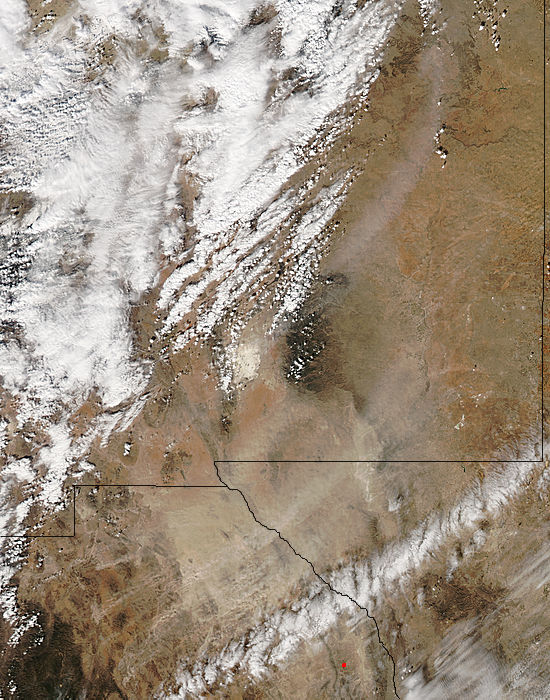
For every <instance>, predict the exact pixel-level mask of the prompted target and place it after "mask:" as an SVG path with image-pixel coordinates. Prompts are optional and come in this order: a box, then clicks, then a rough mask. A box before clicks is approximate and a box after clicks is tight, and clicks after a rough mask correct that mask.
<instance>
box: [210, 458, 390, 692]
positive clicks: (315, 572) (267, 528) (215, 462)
mask: <svg viewBox="0 0 550 700" xmlns="http://www.w3.org/2000/svg"><path fill="white" fill-rule="evenodd" d="M227 461H229V460H217V461H216V460H214V469H215V470H216V475H217V477H218V479H219V480H220V481H221V483H222V484H223V485H224V486H225V488H226V489H228V490H229V491H236V492H237V493H239V494H240V495H241V498H242V499H243V501H244V502H245V504H246V507H247V508H248V510H249V512H250V515H251V516H252V517H253V518H254V520H255V521H256V522H257V523H258V525H261V526H262V527H263V528H264V529H266V530H269V531H270V532H274V533H276V535H277V537H278V538H279V539H280V540H282V541H283V542H285V543H286V544H287V545H288V546H289V547H290V549H291V550H292V551H293V552H294V554H295V555H296V556H297V557H300V559H302V560H303V561H305V562H306V564H309V566H310V568H311V570H312V571H313V573H314V575H315V576H316V577H317V578H318V579H319V581H321V583H323V584H324V585H325V586H327V588H328V589H329V590H330V591H332V593H334V594H335V595H339V596H342V598H347V599H348V600H351V602H352V603H354V604H355V605H356V606H357V607H358V608H359V609H360V610H362V611H363V612H365V613H366V615H367V617H368V618H369V619H370V620H372V621H373V622H374V626H375V627H376V634H377V636H378V643H379V644H380V646H381V647H382V648H383V649H384V651H385V652H386V654H387V655H388V656H389V658H390V660H391V663H392V683H393V692H394V693H395V696H396V697H397V698H399V697H400V696H399V693H398V692H397V686H396V684H395V674H396V665H395V659H394V658H393V656H392V654H391V652H390V650H389V649H388V647H387V646H386V645H385V644H384V642H383V641H382V637H381V636H380V627H379V626H378V622H377V621H376V618H375V617H373V616H372V615H371V614H370V613H369V611H368V610H367V608H365V607H364V606H363V605H361V604H360V603H358V602H357V601H356V600H355V598H352V597H351V596H350V595H348V594H347V593H342V591H339V590H337V589H336V588H334V587H333V586H332V585H331V584H330V583H329V582H328V581H327V580H326V579H325V578H323V577H322V576H321V574H320V573H319V572H318V571H317V569H316V568H315V566H314V565H313V564H312V562H311V561H310V560H309V559H308V558H307V557H304V555H303V554H300V552H298V551H296V550H295V549H294V547H293V546H292V544H291V543H290V542H289V540H287V539H286V537H283V535H281V533H280V532H279V530H277V529H276V528H274V527H270V526H269V525H266V524H265V523H263V522H262V521H261V520H258V518H257V517H256V514H255V513H254V511H253V510H252V508H251V507H250V504H249V503H248V501H247V499H246V496H245V495H244V493H243V492H242V491H241V490H240V489H238V488H235V487H233V486H229V484H228V483H227V482H225V481H224V480H223V479H222V478H221V476H220V472H219V469H218V464H223V463H227ZM231 461H233V460H231ZM269 461H271V462H277V460H269ZM259 463H261V461H260V462H259Z"/></svg>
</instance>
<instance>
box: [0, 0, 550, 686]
mask: <svg viewBox="0 0 550 700" xmlns="http://www.w3.org/2000/svg"><path fill="white" fill-rule="evenodd" d="M542 25H543V30H542V31H543V52H542V64H543V86H542V92H543V105H542V114H543V149H542V150H543V153H542V163H543V165H542V180H543V186H542V187H543V222H542V231H543V233H542V238H543V244H542V295H541V390H540V394H541V417H540V427H541V457H540V459H538V460H537V459H506V460H504V459H496V460H495V459H473V460H471V459H469V460H455V459H392V460H385V459H371V460H361V459H331V460H321V459H279V460H256V459H239V460H237V459H226V460H214V468H215V470H216V475H217V477H218V479H219V480H220V482H221V483H222V486H215V485H211V484H208V485H197V486H192V485H176V486H169V485H166V486H165V485H162V484H161V485H159V484H101V483H99V484H73V485H72V490H73V497H72V504H73V532H72V534H70V535H1V536H0V539H36V538H50V537H57V538H67V537H76V489H77V488H78V489H80V488H81V487H89V488H95V487H99V486H110V487H121V488H123V487H133V488H137V487H140V486H148V487H154V488H188V489H193V488H195V489H219V488H224V489H227V490H229V491H236V492H237V493H239V494H240V495H241V498H242V499H243V501H244V502H245V504H246V507H247V508H248V511H249V512H250V514H251V515H252V517H253V518H254V520H255V522H256V523H258V525H260V526H261V527H263V528H264V529H266V530H268V531H270V532H274V533H276V535H277V536H278V537H279V539H280V540H282V541H283V542H285V543H286V544H287V545H288V546H289V547H290V549H291V550H292V551H293V552H294V554H295V555H296V556H297V557H300V559H302V560H303V561H305V562H306V563H307V564H308V565H309V566H310V568H311V570H312V571H313V573H314V575H315V576H316V577H317V578H318V579H319V581H321V582H322V583H323V584H324V585H325V586H327V587H328V588H329V589H330V590H331V591H332V592H333V593H334V594H335V595H339V596H342V597H344V598H348V599H349V600H351V602H352V603H354V604H355V605H356V606H357V607H358V608H360V609H361V610H363V611H364V612H365V613H366V615H367V617H368V618H369V619H371V620H372V621H373V622H374V625H375V627H376V633H377V636H378V642H379V644H380V645H381V646H382V648H383V649H384V651H385V652H386V654H387V655H388V656H389V658H390V659H391V662H392V666H393V677H392V681H393V690H394V693H395V695H396V697H397V698H399V695H398V693H397V686H396V683H395V674H396V665H395V659H394V658H393V656H392V655H391V653H390V651H389V649H388V648H387V647H386V645H385V644H384V642H383V641H382V639H381V637H380V628H379V626H378V622H377V621H376V619H375V618H374V617H373V616H372V615H371V614H370V613H369V611H368V610H367V608H365V607H363V606H362V605H360V604H359V603H358V602H357V601H356V600H355V599H354V598H352V597H351V596H350V595H348V594H347V593H342V592H341V591H338V590H336V589H335V588H333V587H332V586H331V584H330V583H329V582H328V581H327V580H326V579H324V578H323V577H322V576H321V575H320V574H319V573H318V572H317V571H316V569H315V567H314V565H313V564H312V562H311V561H310V560H309V559H307V558H306V557H304V556H303V555H302V554H300V553H299V552H297V551H296V550H295V549H294V547H293V546H292V544H291V543H290V542H289V541H288V540H287V539H286V538H285V537H283V535H281V533H280V532H279V530H277V529H276V528H273V527H269V525H265V523H262V522H261V521H260V520H258V518H257V517H256V515H255V513H254V511H253V510H252V508H251V507H250V505H249V503H248V501H247V499H246V497H245V495H244V493H243V492H242V491H241V490H240V489H238V488H234V487H231V486H229V485H228V484H227V483H226V482H225V481H223V479H222V478H221V476H220V473H219V470H218V463H220V464H222V463H223V464H238V463H245V464H253V463H260V464H261V463H279V464H298V463H301V462H303V463H305V464H353V463H354V462H357V463H360V464H384V463H386V464H392V463H395V464H437V463H441V464H510V463H512V464H528V463H529V462H543V461H544V327H545V326H544V305H545V274H546V270H545V262H546V0H544V6H543V21H542Z"/></svg>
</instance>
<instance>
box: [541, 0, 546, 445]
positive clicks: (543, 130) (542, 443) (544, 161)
mask: <svg viewBox="0 0 550 700" xmlns="http://www.w3.org/2000/svg"><path fill="white" fill-rule="evenodd" d="M542 44H543V46H542V143H543V146H542V209H543V214H542V216H543V219H542V300H541V331H540V340H541V343H540V371H541V377H540V440H541V442H540V444H541V452H542V458H543V459H544V326H545V324H544V296H545V287H546V282H545V280H546V270H545V262H546V0H544V3H543V13H542Z"/></svg>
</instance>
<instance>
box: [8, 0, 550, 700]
mask: <svg viewBox="0 0 550 700" xmlns="http://www.w3.org/2000/svg"><path fill="white" fill-rule="evenodd" d="M358 4H359V5H360V4H361V3H358ZM54 5H55V6H56V7H57V6H58V5H59V6H60V8H61V9H59V10H57V11H58V12H59V14H60V15H61V14H62V12H61V10H62V9H63V8H65V5H64V4H62V3H57V2H54V3H51V4H50V5H49V6H48V7H49V8H51V7H52V6H54ZM29 6H30V7H31V8H34V10H36V11H38V10H37V8H39V11H40V12H42V9H43V8H42V7H41V5H40V7H39V4H38V3H34V4H33V3H30V2H29ZM421 6H422V5H419V4H418V3H417V2H413V0H407V2H405V3H404V4H403V6H402V8H401V11H400V14H399V19H398V21H397V22H396V25H395V26H394V28H393V29H392V33H391V37H390V39H389V41H388V43H387V45H386V49H385V51H384V53H383V56H382V58H381V61H380V65H379V68H380V73H379V75H378V77H377V78H376V79H375V80H374V81H373V82H372V85H371V87H370V90H369V92H368V96H367V98H366V99H364V100H363V99H361V98H360V97H357V98H356V99H355V100H350V102H349V103H348V105H347V109H348V111H349V115H350V119H351V121H350V124H351V126H350V128H349V129H348V130H346V132H345V133H344V134H341V135H339V136H338V138H337V139H336V140H335V142H334V143H333V144H332V145H331V147H330V148H326V149H322V150H320V151H319V153H318V154H317V156H315V158H311V159H310V160H309V161H307V162H306V163H305V164H304V167H303V168H302V170H301V171H300V172H299V173H298V174H296V175H295V176H294V177H295V182H294V185H293V186H295V187H296V188H298V187H300V186H301V184H302V183H303V182H305V181H307V180H308V178H310V177H311V174H312V173H315V172H320V173H321V175H320V177H319V178H318V180H317V182H316V184H315V186H314V188H313V189H312V191H311V192H310V195H309V196H311V197H312V198H313V197H315V196H317V195H319V193H321V194H322V192H323V188H324V187H327V186H329V184H330V182H331V181H332V180H333V179H334V178H335V177H336V176H337V174H338V173H340V172H342V171H348V170H349V171H350V172H352V173H353V178H352V183H351V185H350V187H349V190H348V192H347V194H346V196H345V200H344V201H343V203H342V204H341V205H340V206H339V207H338V210H337V212H336V213H335V214H334V216H333V217H332V219H331V222H330V224H329V227H330V231H331V233H330V238H329V240H328V243H327V244H326V249H325V250H324V254H323V256H322V258H321V261H320V264H319V268H318V270H317V273H316V277H315V280H314V282H313V284H312V286H311V289H310V290H309V293H308V295H307V298H306V299H305V301H304V303H303V304H302V305H301V307H300V309H299V313H297V314H296V315H295V316H294V318H293V319H291V320H287V322H285V324H283V325H281V326H279V327H278V328H277V329H276V330H275V332H272V333H270V332H269V331H270V328H271V325H272V320H273V314H274V310H273V308H272V306H270V305H264V306H258V308H257V310H255V311H254V304H255V301H254V299H246V298H245V299H244V300H241V301H240V302H239V304H240V307H239V309H240V311H242V312H243V314H244V312H245V311H250V310H253V311H254V313H249V314H248V315H247V316H246V319H247V320H246V324H245V325H244V327H243V330H242V333H241V335H240V337H239V341H238V346H237V349H236V355H235V379H236V382H235V386H234V387H233V389H232V390H231V391H230V392H227V391H223V390H222V389H220V386H219V367H218V365H217V364H216V362H217V359H216V358H217V356H218V354H219V348H220V345H221V346H223V344H224V342H225V338H224V335H223V328H222V329H218V336H217V337H216V338H210V339H208V340H205V341H204V342H201V343H198V344H194V343H190V344H189V345H188V346H186V347H185V348H183V349H174V348H173V347H172V345H171V342H172V341H171V339H170V338H168V339H167V338H166V337H163V336H161V335H160V333H159V331H158V329H159V328H160V326H161V324H162V321H163V319H162V317H161V314H159V312H158V307H157V300H158V295H159V288H155V289H153V290H151V291H150V292H149V293H148V294H146V295H144V296H143V297H142V298H141V299H140V300H139V302H138V303H136V304H135V306H134V308H133V309H132V315H131V321H132V327H133V332H134V339H135V355H136V358H139V359H144V360H147V361H150V362H152V364H153V365H154V369H153V372H152V375H151V378H150V381H149V384H148V387H147V393H146V394H145V395H144V400H143V407H142V409H141V411H140V413H139V415H137V417H135V418H134V419H133V421H132V422H131V424H130V425H128V426H127V427H126V429H124V430H122V431H119V432H113V433H112V434H111V435H110V437H109V439H108V440H107V441H103V442H102V441H101V440H100V439H99V438H98V439H97V440H96V441H95V442H94V444H93V445H92V446H91V448H90V450H89V453H88V454H87V460H88V462H89V463H90V464H91V465H93V467H94V469H93V471H89V472H88V473H87V474H86V475H85V476H84V477H83V478H81V479H80V480H78V479H76V478H75V479H72V480H69V481H68V482H67V484H66V492H67V509H66V510H65V511H62V512H59V513H57V514H55V515H54V516H52V517H51V518H49V519H45V520H44V521H43V522H42V523H41V525H40V530H39V532H40V533H42V534H48V535H55V534H57V533H63V534H70V533H71V532H72V526H73V523H72V507H71V506H72V502H71V494H72V493H73V486H75V491H74V493H75V516H76V517H75V536H74V537H67V538H63V539H61V538H57V537H48V538H32V539H30V540H29V543H28V551H27V553H26V554H25V557H26V558H25V564H24V566H23V567H22V568H21V570H20V571H19V573H18V574H17V578H16V583H17V600H18V605H19V606H20V607H21V609H22V610H24V611H29V612H37V613H38V615H39V617H40V623H41V630H40V632H37V631H36V630H35V629H31V630H29V631H28V632H26V633H24V634H23V636H22V638H21V640H20V641H19V642H18V643H17V644H16V645H11V646H10V645H7V644H6V646H5V648H4V653H3V655H2V658H1V661H0V671H1V674H2V676H1V677H2V693H3V694H4V696H5V697H17V698H29V697H33V698H37V699H41V698H89V699H99V698H106V699H108V700H115V699H117V698H120V699H122V698H150V697H217V698H234V699H235V700H237V699H238V698H282V699H286V698H304V699H305V698H308V699H312V700H313V699H314V698H327V699H328V698H370V697H381V698H391V697H395V695H396V694H398V695H399V697H403V698H404V697H408V698H422V699H425V698H429V699H431V698H501V697H507V698H543V697H547V695H548V693H549V692H550V673H549V668H550V664H548V658H549V654H550V641H549V639H550V637H549V634H548V628H549V626H550V617H549V615H548V596H549V594H550V583H549V579H548V575H549V573H548V572H549V570H550V549H549V548H548V536H549V534H550V533H549V525H550V522H549V519H548V499H549V497H550V491H549V489H550V472H549V471H548V465H547V463H545V461H544V459H543V452H544V450H543V444H542V434H541V430H542V427H543V426H542V423H543V415H542V410H541V391H542V386H541V370H542V364H541V363H542V359H543V354H542V347H541V344H542V339H543V336H544V334H543V335H542V336H541V303H542V297H541V294H542V284H543V280H542V275H543V266H544V261H543V167H542V157H543V151H544V143H543V68H544V65H543V21H544V17H543V6H542V3H541V2H538V1H528V0H524V1H523V2H520V0H511V1H510V2H507V3H504V2H503V0H498V1H497V2H491V3H489V2H485V0H479V1H478V2H470V1H466V0H460V1H457V0H443V2H442V3H441V7H440V9H439V10H438V11H437V13H436V14H435V15H434V16H433V18H432V19H430V21H429V22H428V23H425V22H423V16H422V13H421V12H420V8H421ZM65 9H66V10H67V11H70V5H69V4H68V3H67V8H65ZM65 9H63V11H65ZM258 17H259V16H256V18H255V20H254V21H258V22H260V21H261V22H263V23H265V24H266V27H267V30H268V31H271V32H273V33H276V16H275V15H274V14H272V13H271V12H269V11H267V10H266V11H265V13H264V15H262V16H261V17H259V18H258ZM51 24H52V27H54V26H55V21H52V22H51ZM40 26H41V27H42V29H43V31H50V27H49V25H40ZM493 27H495V28H494V29H493ZM159 37H160V38H159ZM497 37H498V41H497ZM157 38H158V42H159V46H158V47H156V48H158V50H159V52H161V49H162V34H161V33H158V32H157ZM496 49H498V50H496ZM148 50H149V49H148ZM107 53H108V52H107ZM154 60H158V61H162V60H164V58H163V55H162V53H158V52H157V53H156V54H155V56H154ZM320 166H322V167H320ZM193 196H194V195H193V190H192V187H191V188H190V186H189V183H185V182H183V181H182V189H181V197H182V198H183V199H185V198H187V200H186V201H188V202H189V201H192V200H193ZM281 246H282V244H281ZM281 261H282V262H281V265H284V262H285V252H284V248H283V247H282V248H281ZM547 281H548V277H547V278H546V282H547ZM269 284H270V282H269V279H268V280H267V281H266V286H269ZM247 305H249V306H250V309H248V308H247ZM243 317H244V316H243ZM184 322H186V321H184ZM184 322H182V323H184ZM98 411H99V408H98V405H97V402H94V398H93V397H92V398H90V399H89V400H88V401H87V402H86V403H85V404H83V405H82V406H81V407H80V408H79V410H78V411H75V413H74V414H73V416H72V418H71V428H72V431H73V435H74V436H77V435H80V434H84V433H85V431H86V429H87V426H88V424H89V423H90V421H91V420H93V418H94V417H95V416H96V415H97V413H98ZM21 450H22V447H21V440H20V439H19V441H18V437H17V435H14V436H13V440H12V442H11V443H10V444H9V445H8V454H12V455H19V456H24V454H23V453H22V451H21ZM10 451H11V452H10ZM495 460H503V461H501V462H500V463H499V462H497V461H495ZM505 460H507V461H505ZM519 460H525V461H519ZM530 460H532V461H530ZM83 482H84V483H85V484H87V485H86V486H80V485H79V483H83ZM32 515H33V514H32V513H31V516H32ZM31 519H32V518H31V517H30V516H29V532H32V533H33V534H36V533H37V532H38V531H37V530H33V529H32V527H33V523H32V522H31ZM4 627H5V629H4V630H3V636H4V639H5V640H7V639H8V637H9V634H10V628H9V624H7V623H6V624H5V625H4ZM39 637H40V639H39ZM343 664H345V666H344V665H343ZM10 684H13V687H17V689H18V690H17V693H15V694H11V695H10V687H11V686H10ZM182 688H183V689H184V690H182ZM178 692H179V693H180V695H178ZM185 693H187V694H185Z"/></svg>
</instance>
